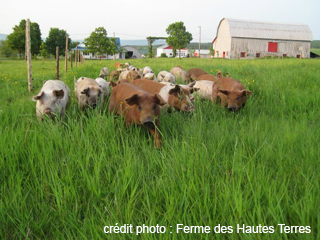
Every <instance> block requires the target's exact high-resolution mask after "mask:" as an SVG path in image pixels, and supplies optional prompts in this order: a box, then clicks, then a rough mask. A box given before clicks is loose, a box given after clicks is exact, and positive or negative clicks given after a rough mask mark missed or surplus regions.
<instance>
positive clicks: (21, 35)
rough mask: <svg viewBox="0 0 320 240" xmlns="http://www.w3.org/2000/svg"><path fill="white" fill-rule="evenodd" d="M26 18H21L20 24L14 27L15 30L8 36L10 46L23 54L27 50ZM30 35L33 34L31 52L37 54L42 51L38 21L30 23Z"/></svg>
mask: <svg viewBox="0 0 320 240" xmlns="http://www.w3.org/2000/svg"><path fill="white" fill-rule="evenodd" d="M25 36H26V20H24V19H23V20H21V21H20V23H19V25H16V26H14V27H13V32H12V33H11V34H10V35H8V36H7V40H8V47H10V48H11V49H14V50H17V51H18V52H19V55H20V58H21V55H22V54H23V53H24V52H25V45H26V40H25V39H26V37H25ZM30 36H31V54H32V55H36V54H39V52H40V46H41V42H42V40H41V31H40V27H39V24H38V23H35V22H31V23H30Z"/></svg>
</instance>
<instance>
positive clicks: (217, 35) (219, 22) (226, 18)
mask: <svg viewBox="0 0 320 240" xmlns="http://www.w3.org/2000/svg"><path fill="white" fill-rule="evenodd" d="M225 19H227V18H222V19H221V20H220V22H219V25H218V28H217V33H216V37H215V39H214V40H213V42H212V44H213V43H214V41H215V40H216V39H217V38H218V32H219V28H220V25H221V22H222V21H223V20H225Z"/></svg>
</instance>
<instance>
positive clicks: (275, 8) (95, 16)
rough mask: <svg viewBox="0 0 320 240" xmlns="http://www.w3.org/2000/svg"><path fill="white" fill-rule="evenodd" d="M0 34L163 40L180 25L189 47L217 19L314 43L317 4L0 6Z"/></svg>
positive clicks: (274, 0)
mask: <svg viewBox="0 0 320 240" xmlns="http://www.w3.org/2000/svg"><path fill="white" fill-rule="evenodd" d="M0 6H1V12H0V33H3V34H10V33H11V32H12V28H13V27H14V25H17V24H19V22H20V20H21V19H27V18H29V19H30V20H31V21H32V22H37V23H38V24H39V25H40V29H41V32H42V37H47V35H48V33H49V30H50V28H51V27H56V28H60V29H64V30H66V31H67V32H68V33H69V35H70V37H71V39H74V40H76V39H84V38H85V37H88V36H89V35H90V33H91V32H92V31H94V29H95V28H97V27H101V26H102V27H105V29H106V30H107V32H108V36H113V33H115V35H116V36H117V37H120V38H121V39H145V38H146V37H147V36H164V37H166V36H167V34H166V32H165V29H166V28H167V27H168V25H169V24H171V23H173V22H177V21H183V22H184V23H185V26H186V28H187V31H189V32H191V33H192V35H193V41H194V42H197V41H198V40H199V26H201V41H202V42H211V41H212V40H213V39H214V38H215V35H216V31H217V27H218V24H219V22H220V20H221V19H222V18H235V19H243V20H257V21H268V22H279V23H301V24H307V25H308V26H309V27H310V29H311V31H312V33H313V39H314V40H320V14H319V11H320V10H319V9H320V1H319V0H305V1H301V0H299V1H298V0H268V1H259V0H241V1H235V0H211V1H210V0H197V1H194V0H193V1H191V0H184V1H182V0H181V1H180V0H177V1H176V0H171V1H169V0H162V1H150V0H149V1H147V0H135V1H130V0H121V1H114V0H112V1H110V0H91V1H77V2H74V1H65V0H56V1H48V0H29V1H25V0H23V1H22V0H17V1H3V2H2V3H1V4H0Z"/></svg>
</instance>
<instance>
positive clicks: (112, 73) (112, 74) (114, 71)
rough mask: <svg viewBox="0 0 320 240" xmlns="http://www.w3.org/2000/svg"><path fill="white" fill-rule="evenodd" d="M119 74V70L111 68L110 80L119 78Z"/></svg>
mask: <svg viewBox="0 0 320 240" xmlns="http://www.w3.org/2000/svg"><path fill="white" fill-rule="evenodd" d="M119 76H120V71H118V70H113V71H112V72H111V74H110V80H111V81H112V80H113V81H117V80H118V79H119Z"/></svg>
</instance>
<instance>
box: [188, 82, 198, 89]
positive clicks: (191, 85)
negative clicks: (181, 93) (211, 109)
mask: <svg viewBox="0 0 320 240" xmlns="http://www.w3.org/2000/svg"><path fill="white" fill-rule="evenodd" d="M196 83H197V81H194V82H192V83H190V84H189V85H188V86H189V87H190V88H192V87H193V86H194V85H196Z"/></svg>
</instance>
